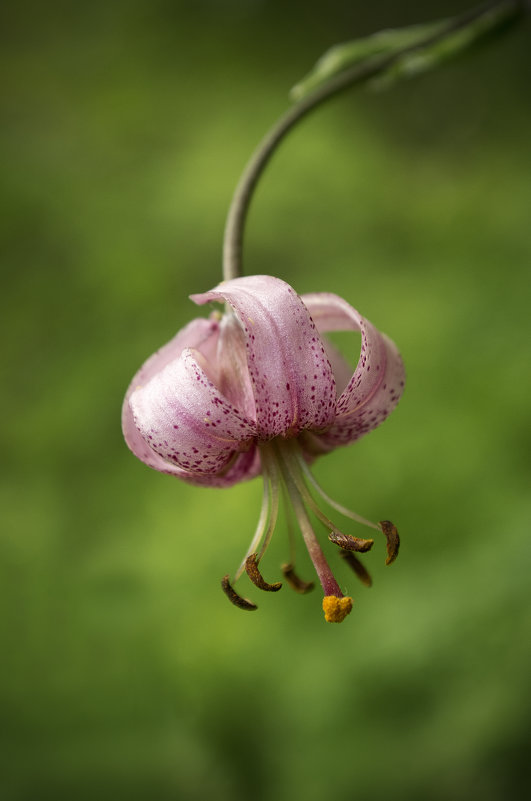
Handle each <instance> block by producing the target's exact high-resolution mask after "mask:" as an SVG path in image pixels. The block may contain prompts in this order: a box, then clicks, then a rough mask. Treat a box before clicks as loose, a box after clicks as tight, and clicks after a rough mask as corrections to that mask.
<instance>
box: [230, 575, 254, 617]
mask: <svg viewBox="0 0 531 801" xmlns="http://www.w3.org/2000/svg"><path fill="white" fill-rule="evenodd" d="M221 589H222V590H223V592H224V593H225V595H226V596H227V598H228V599H229V601H230V602H231V604H234V606H237V607H238V609H247V610H248V611H249V612H252V611H254V610H255V609H258V607H257V605H256V604H253V602H252V601H248V600H247V598H242V597H241V595H238V593H237V592H236V591H235V590H234V589H233V587H232V586H231V583H230V581H229V576H223V578H222V579H221Z"/></svg>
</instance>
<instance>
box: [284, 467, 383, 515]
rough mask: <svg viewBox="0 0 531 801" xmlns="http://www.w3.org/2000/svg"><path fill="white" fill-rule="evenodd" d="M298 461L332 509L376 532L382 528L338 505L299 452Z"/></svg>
mask: <svg viewBox="0 0 531 801" xmlns="http://www.w3.org/2000/svg"><path fill="white" fill-rule="evenodd" d="M297 461H298V463H299V465H300V467H301V469H302V472H303V473H304V476H305V478H306V479H307V480H308V481H309V482H310V484H311V485H312V487H313V488H314V490H315V491H316V492H318V493H319V495H320V496H321V498H322V499H323V501H326V503H327V504H328V505H329V506H331V507H332V509H335V510H336V512H339V514H341V515H343V516H344V517H349V518H350V519H351V520H355V521H356V523H361V525H362V526H369V528H374V529H376V530H378V529H379V528H380V526H377V525H376V523H373V522H372V521H371V520H367V519H366V518H365V517H362V516H361V515H357V514H356V512H352V511H351V510H350V509H347V507H346V506H342V505H341V504H340V503H337V501H334V499H333V498H331V497H330V496H329V495H327V494H326V492H325V491H324V489H323V488H322V487H321V485H320V484H318V483H317V480H316V478H315V476H314V475H313V473H312V471H311V470H310V468H309V467H308V465H307V464H306V462H305V460H304V457H303V455H302V453H300V451H298V452H297Z"/></svg>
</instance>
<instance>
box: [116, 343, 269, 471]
mask: <svg viewBox="0 0 531 801" xmlns="http://www.w3.org/2000/svg"><path fill="white" fill-rule="evenodd" d="M200 361H204V359H203V357H202V356H201V354H200V353H199V352H198V351H191V350H190V349H189V348H187V349H185V350H184V351H183V353H182V354H181V356H180V357H179V358H178V359H174V361H172V362H170V363H169V364H167V365H166V367H164V369H163V370H161V371H160V372H157V373H156V374H155V375H154V376H153V377H152V378H151V380H150V381H148V382H147V384H145V385H144V386H141V387H138V388H137V389H135V390H134V392H133V393H132V394H131V396H130V398H129V405H130V408H131V412H132V415H133V420H134V425H135V427H136V428H137V430H138V431H139V433H140V435H141V436H142V438H143V439H144V441H145V442H146V443H147V444H148V445H149V448H150V449H151V450H152V451H154V452H155V453H156V454H158V455H159V456H160V457H161V458H162V459H163V460H164V462H165V463H167V464H169V465H176V466H177V467H179V468H181V469H182V470H184V471H186V472H187V473H192V474H197V475H205V474H206V475H215V474H218V473H220V472H221V471H223V470H224V469H225V468H227V466H228V465H229V464H230V463H231V462H232V460H233V459H235V458H236V455H237V454H238V453H239V452H240V451H243V450H247V449H248V448H249V447H250V445H251V440H252V438H253V436H254V434H255V430H254V426H253V424H252V423H251V422H250V421H249V420H247V419H246V418H244V417H243V416H242V415H241V414H240V413H239V412H238V410H237V409H235V408H234V406H233V405H232V404H231V403H230V402H229V401H228V400H227V399H226V398H225V397H224V396H223V395H222V394H221V393H220V392H219V390H218V389H217V388H216V387H215V385H214V384H213V383H212V381H211V380H210V379H209V378H208V377H207V374H206V372H205V371H204V369H203V368H202V366H200V363H199V362H200ZM140 458H142V457H140ZM144 461H146V460H145V459H144ZM157 469H160V468H159V467H157ZM179 475H181V474H179Z"/></svg>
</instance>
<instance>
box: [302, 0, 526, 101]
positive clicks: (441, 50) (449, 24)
mask: <svg viewBox="0 0 531 801" xmlns="http://www.w3.org/2000/svg"><path fill="white" fill-rule="evenodd" d="M522 10H523V4H522V3H521V2H518V0H514V2H507V3H501V4H500V5H498V6H495V7H491V8H488V9H485V11H484V12H480V13H479V14H478V13H475V14H474V15H473V16H469V15H463V16H462V17H453V18H447V19H442V20H437V21H436V22H430V23H426V24H422V25H411V26H408V27H406V28H395V29H389V30H384V31H380V32H379V33H375V34H372V35H371V36H367V37H365V38H363V39H355V40H353V41H351V42H345V43H343V44H338V45H335V46H334V47H332V48H330V50H327V52H326V53H325V54H324V55H323V56H322V57H321V58H320V59H319V61H318V62H317V63H316V65H315V67H314V68H313V69H312V70H311V71H310V72H309V73H308V75H306V76H305V77H304V78H303V79H302V80H301V81H299V83H297V84H296V85H295V86H294V87H293V89H292V90H291V92H290V97H291V99H292V100H294V101H299V100H302V99H304V98H306V97H307V96H308V95H310V94H311V93H312V92H314V91H315V90H316V89H319V88H320V87H321V86H323V85H325V84H326V83H328V82H329V81H330V80H331V79H333V78H334V77H336V76H337V75H340V74H341V73H343V72H345V71H346V70H349V69H351V68H352V67H359V68H360V70H361V71H362V70H363V68H364V67H367V68H368V73H370V75H369V74H368V75H367V77H366V79H365V80H366V82H367V83H368V84H369V85H370V86H371V87H372V88H378V89H381V88H387V87H388V86H389V85H390V84H392V83H394V82H395V81H396V80H398V79H400V78H409V77H411V76H413V75H419V74H420V73H423V72H427V71H428V70H430V69H433V68H434V67H436V66H438V65H439V64H441V63H443V62H444V61H446V60H448V59H449V58H453V57H454V56H456V55H458V54H459V53H461V52H462V51H463V50H466V49H467V48H468V47H470V46H471V45H473V44H474V43H475V42H476V40H478V39H479V38H481V37H482V36H484V35H485V34H487V33H491V32H494V31H496V30H498V29H500V28H502V27H503V26H504V25H505V24H506V23H508V22H510V21H511V20H512V19H515V18H516V17H517V16H519V14H520V13H521V12H522ZM379 62H381V70H379V69H378V64H379ZM371 66H374V67H375V68H376V69H375V70H371V69H370V67H371ZM375 72H376V75H375Z"/></svg>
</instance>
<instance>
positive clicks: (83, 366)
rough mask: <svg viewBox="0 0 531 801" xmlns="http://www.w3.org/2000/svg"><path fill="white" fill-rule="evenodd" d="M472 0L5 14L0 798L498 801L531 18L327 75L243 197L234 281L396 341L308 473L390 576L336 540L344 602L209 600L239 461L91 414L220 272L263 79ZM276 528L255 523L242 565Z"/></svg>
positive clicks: (504, 760)
mask: <svg viewBox="0 0 531 801" xmlns="http://www.w3.org/2000/svg"><path fill="white" fill-rule="evenodd" d="M466 7H467V6H466V4H465V3H464V2H461V0H459V2H458V1H457V0H445V1H444V2H443V1H442V0H441V1H440V2H439V1H437V2H432V3H430V4H429V8H427V7H426V4H425V3H421V2H406V3H395V2H393V1H392V0H385V1H384V0H375V2H372V3H369V4H367V3H362V2H351V1H350V0H349V2H344V1H343V0H329V2H327V3H325V4H321V3H316V2H315V3H312V2H302V1H301V0H295V1H294V2H289V3H285V2H283V1H282V0H262V1H261V2H260V1H259V0H218V1H217V2H216V1H215V0H195V2H194V3H183V2H169V0H166V2H164V0H128V2H125V0H124V2H120V1H114V2H113V0H110V2H100V1H99V0H94V2H91V3H73V2H59V0H51V2H48V3H46V4H44V3H38V2H21V3H17V4H14V3H13V4H10V5H9V7H6V8H4V11H3V12H2V13H3V16H4V24H3V25H2V28H1V29H2V33H1V37H2V48H1V56H0V58H1V62H2V73H3V75H4V92H3V103H2V106H3V123H2V128H1V132H0V141H1V150H2V156H3V162H4V175H5V181H4V188H3V190H2V215H1V218H0V226H1V231H2V251H3V257H2V291H1V298H0V303H1V307H2V308H1V316H0V326H1V329H2V335H1V341H2V391H1V395H0V403H1V407H2V411H1V416H2V433H1V440H2V444H1V453H2V457H1V468H0V469H1V471H2V486H1V515H0V520H1V522H0V528H1V532H2V533H1V541H0V547H1V568H0V569H1V582H0V596H1V601H2V613H1V629H2V632H1V642H2V653H1V657H0V679H1V689H0V694H1V695H0V702H1V718H2V725H1V730H2V734H1V737H2V744H1V748H0V760H1V761H2V765H1V769H0V795H1V797H2V799H3V801H34V800H36V799H39V801H40V799H48V798H50V799H67V798H68V799H76V801H85V799H95V798H98V799H111V798H112V799H118V798H124V799H132V800H134V801H137V800H138V801H144V799H161V801H163V800H165V799H177V800H179V801H180V799H183V801H196V800H199V799H204V798H208V797H212V798H216V799H218V800H219V801H228V799H231V801H235V800H236V799H247V798H253V799H255V801H269V800H270V799H273V798H298V797H301V798H305V799H306V801H317V800H318V799H322V798H324V797H333V798H335V799H336V801H347V800H348V799H352V798H358V799H374V801H379V800H380V799H389V798H393V799H399V800H401V799H408V801H416V800H417V799H418V800H419V801H420V800H421V799H422V800H423V801H443V799H444V800H446V799H452V801H453V800H454V799H455V801H461V799H463V801H464V799H467V800H468V799H479V798H481V799H483V801H498V799H505V798H511V799H517V798H520V797H523V783H524V781H525V774H526V770H527V765H528V762H529V756H528V746H529V734H530V718H531V704H530V700H531V699H530V682H529V675H530V662H531V660H530V655H531V654H530V645H529V633H530V628H531V627H530V623H531V615H530V603H529V602H530V593H529V559H530V542H531V538H530V536H529V521H530V519H531V502H530V497H529V479H530V449H531V431H530V418H529V398H530V392H531V379H530V374H529V366H530V357H531V336H530V334H531V324H530V320H529V307H530V301H531V293H530V288H529V278H528V275H529V265H530V261H531V238H530V225H529V210H530V208H531V181H530V172H529V166H530V155H531V147H530V142H531V137H530V122H531V119H530V116H531V113H530V111H531V110H530V103H529V67H530V49H529V25H526V26H523V27H521V28H520V29H519V30H517V31H514V32H512V33H511V34H508V35H507V36H506V37H505V38H502V39H500V40H499V41H496V42H492V43H490V44H489V46H486V47H484V48H480V49H478V50H476V51H474V52H472V53H470V54H468V55H467V56H465V57H462V58H460V59H459V60H458V61H455V62H454V63H452V64H450V65H447V66H446V67H445V68H444V69H441V70H439V71H438V72H436V73H433V74H430V75H427V76H424V77H422V78H420V79H417V80H414V81H411V82H408V83H403V84H401V85H399V86H397V87H396V88H395V89H393V90H392V91H391V92H388V93H381V94H375V93H372V94H371V93H369V92H367V91H357V92H352V93H350V94H345V95H343V96H342V97H341V98H338V99H336V100H335V101H334V102H333V103H331V104H330V105H328V106H327V107H325V108H323V109H321V110H320V111H318V112H317V113H316V114H315V115H314V116H312V117H311V118H309V119H307V120H306V122H305V123H304V124H303V125H302V126H301V127H300V128H299V129H298V130H296V131H295V132H293V133H292V135H291V136H290V138H289V140H287V141H286V142H285V143H284V145H283V147H282V150H281V151H280V152H279V153H278V154H277V156H276V158H275V159H274V161H273V163H272V164H271V166H270V168H269V170H268V173H267V175H266V176H265V178H264V180H263V182H262V184H261V186H260V188H259V191H258V194H257V196H256V198H255V202H254V204H253V208H252V212H251V215H250V220H249V226H248V231H247V245H246V265H245V266H246V270H247V272H248V273H262V272H263V273H273V274H276V275H278V276H280V277H282V278H284V279H286V280H287V281H289V282H290V283H291V284H292V285H293V286H294V287H295V288H296V289H297V290H298V291H299V292H306V291H313V290H327V291H333V292H337V293H338V294H340V295H342V296H343V297H345V298H347V299H348V300H349V301H350V302H351V303H352V304H353V305H355V306H356V307H357V308H359V309H360V310H361V312H362V313H363V314H364V315H366V316H367V317H369V319H371V320H372V321H373V322H374V323H375V324H376V325H377V326H378V327H379V328H380V329H382V330H384V331H386V332H387V333H388V334H389V335H390V336H392V337H393V339H395V341H396V342H397V343H398V344H399V346H400V348H401V351H402V353H403V356H404V359H405V362H406V365H407V370H408V384H407V389H406V393H405V395H404V398H403V401H402V403H401V404H400V406H399V408H398V410H397V411H396V412H395V413H394V414H393V416H392V417H391V418H390V419H389V420H388V421H387V422H386V423H385V425H384V426H383V427H381V428H380V429H378V430H377V431H376V432H374V433H372V434H371V435H370V436H368V437H367V438H365V439H363V440H361V441H360V442H359V443H356V444H355V445H354V446H351V447H350V448H347V449H343V450H341V451H337V452H335V453H334V454H331V455H329V456H328V457H326V458H324V459H322V460H321V462H319V463H317V464H316V466H315V473H316V475H317V477H318V479H319V480H320V482H321V483H322V484H323V485H324V486H325V488H326V489H327V490H328V492H329V493H330V494H331V495H332V496H333V497H335V498H336V499H337V500H338V501H340V502H342V503H344V504H346V505H349V506H351V507H352V508H354V509H356V510H357V511H358V512H359V513H360V514H362V515H365V516H367V517H369V518H373V519H376V520H379V519H382V518H391V519H392V520H394V521H395V522H396V523H397V524H398V526H399V529H400V532H401V534H402V542H403V546H402V552H401V555H400V558H399V560H398V561H397V563H396V564H395V565H393V567H391V568H385V567H384V548H383V544H380V547H379V549H378V548H375V552H374V553H372V554H370V556H369V559H368V560H367V562H368V564H369V565H370V567H371V570H372V572H373V576H374V586H373V587H372V589H370V590H366V589H365V588H364V587H362V586H361V585H359V586H358V585H356V583H355V580H354V578H353V576H352V575H351V574H349V573H347V572H345V567H344V566H343V565H342V564H339V566H338V575H339V577H340V581H341V582H342V584H343V585H344V586H345V588H346V589H347V590H348V591H350V592H352V593H353V594H354V596H355V598H356V604H355V609H354V612H353V614H352V615H351V616H350V618H349V619H348V620H347V621H346V622H345V623H343V624H342V625H341V626H330V625H326V624H325V623H324V621H323V619H322V613H321V610H320V602H321V597H320V594H319V593H318V592H315V593H314V594H313V595H310V596H306V597H300V596H296V595H294V594H292V593H291V592H290V590H289V589H286V588H285V589H283V590H282V591H281V592H280V593H279V594H278V595H275V596H271V597H269V596H267V595H266V594H260V597H259V598H256V596H257V594H258V592H257V591H254V590H253V589H252V588H250V589H249V590H247V588H246V587H245V584H244V582H243V581H242V592H243V593H244V594H248V595H250V596H251V597H253V598H255V599H256V600H258V601H259V603H260V609H259V611H258V612H257V613H254V614H253V615H247V614H246V613H243V612H240V611H239V610H237V609H235V608H233V607H232V606H231V605H230V604H229V603H228V602H227V601H226V599H225V598H224V597H223V596H222V594H221V591H220V589H219V579H220V577H221V576H222V575H223V574H224V573H226V572H232V571H234V569H235V567H236V566H237V564H239V561H240V559H241V557H242V555H243V553H244V551H245V549H246V548H247V545H248V542H249V540H250V536H251V534H252V531H253V529H254V526H255V523H256V519H257V516H258V510H259V502H260V494H261V487H260V482H259V481H256V482H252V483H249V484H246V485H241V486H239V487H236V488H234V489H232V490H225V491H217V490H202V489H198V488H194V487H190V486H186V485H184V484H182V485H181V484H180V483H179V482H177V481H175V480H173V479H171V478H169V477H165V476H162V475H159V474H157V473H155V472H153V471H150V470H149V469H148V468H147V467H145V466H144V465H142V464H141V463H140V462H138V461H136V460H135V459H134V457H133V456H132V455H131V454H130V453H129V451H128V450H127V449H126V447H125V445H124V443H123V441H122V438H121V432H120V406H121V402H122V397H123V393H124V391H125V388H126V386H127V384H128V382H129V380H130V379H131V377H132V375H133V373H134V372H135V371H136V370H137V368H138V366H139V365H140V363H141V362H142V361H143V360H144V359H145V358H146V357H147V356H148V355H149V354H150V353H151V352H152V351H154V350H155V349H157V348H158V347H159V346H160V345H161V344H162V343H163V342H165V341H166V340H168V339H169V338H170V337H171V336H173V334H174V333H175V331H176V330H178V329H179V328H180V327H182V326H183V325H184V324H185V323H186V322H187V321H188V320H189V319H191V318H192V317H193V316H197V315H198V314H201V313H202V312H201V311H198V310H197V308H196V307H194V305H193V304H192V303H191V302H190V301H189V300H188V299H187V298H188V295H189V294H190V293H191V292H200V291H204V290H207V289H208V288H210V287H212V286H213V285H215V284H216V283H217V282H218V280H219V278H220V267H221V240H222V231H223V225H224V217H225V213H226V210H227V207H228V203H229V200H230V196H231V193H232V190H233V187H234V185H235V183H236V180H237V178H238V176H239V173H240V171H241V169H242V168H243V165H244V163H245V161H246V160H247V158H248V156H249V155H250V153H251V151H252V149H253V148H254V146H255V144H256V143H257V141H258V140H259V138H260V137H261V136H262V135H263V133H264V132H265V131H266V129H267V128H268V127H269V126H270V125H271V124H272V122H273V121H274V120H275V119H276V118H277V116H278V115H279V114H280V113H281V112H282V111H283V110H284V108H285V107H286V104H287V91H288V89H289V88H290V86H291V85H293V83H295V82H296V81H297V80H298V79H299V78H300V77H301V76H302V75H303V74H304V73H305V72H306V71H307V70H308V68H309V67H310V66H311V65H312V63H313V62H314V61H315V59H316V58H317V57H318V56H319V55H320V54H321V53H322V52H323V51H324V50H325V49H327V47H329V46H330V45H332V44H334V43H336V42H338V41H343V40H345V39H348V38H352V37H354V36H361V35H366V34H368V33H370V32H373V31H376V30H380V29H382V28H385V27H390V26H399V25H405V24H409V23H416V22H422V21H425V20H427V19H434V18H437V17H440V16H445V15H448V14H452V13H456V12H458V11H462V10H464V9H465V8H466ZM352 358H353V361H355V359H356V357H355V353H354V352H353V353H352ZM345 528H346V529H347V530H353V533H357V534H359V535H361V536H363V532H362V531H360V530H359V529H358V530H356V528H355V526H353V528H352V529H350V527H349V526H348V525H347V526H345ZM321 536H322V537H323V540H325V539H326V532H324V531H322V532H321ZM330 547H331V546H330ZM286 552H287V540H286V538H285V534H284V533H283V532H282V530H281V528H280V529H279V531H278V532H277V536H276V537H275V540H274V543H273V545H272V549H271V550H270V551H269V552H268V556H267V559H266V561H265V562H264V563H263V567H264V573H266V574H267V577H268V578H269V579H270V580H274V578H275V576H276V575H277V570H278V568H277V566H278V564H279V562H281V561H283V560H284V559H285V558H286ZM299 556H300V561H299V571H300V572H301V574H303V575H304V576H305V577H306V578H309V577H310V575H311V566H310V563H309V560H308V559H307V557H305V555H304V553H303V551H302V548H301V549H300V554H299ZM330 556H331V558H332V557H334V556H335V554H330Z"/></svg>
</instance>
